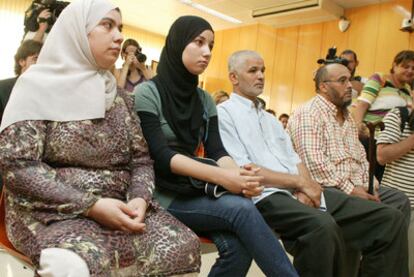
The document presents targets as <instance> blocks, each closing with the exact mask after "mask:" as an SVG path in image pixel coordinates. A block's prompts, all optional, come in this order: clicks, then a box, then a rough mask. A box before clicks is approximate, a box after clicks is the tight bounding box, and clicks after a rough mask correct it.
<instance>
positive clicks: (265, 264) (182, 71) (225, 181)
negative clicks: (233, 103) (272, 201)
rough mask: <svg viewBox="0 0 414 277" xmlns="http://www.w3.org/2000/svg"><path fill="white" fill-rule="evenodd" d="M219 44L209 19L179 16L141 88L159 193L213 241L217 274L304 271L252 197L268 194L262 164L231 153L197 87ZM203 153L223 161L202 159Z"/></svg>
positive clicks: (138, 99)
mask: <svg viewBox="0 0 414 277" xmlns="http://www.w3.org/2000/svg"><path fill="white" fill-rule="evenodd" d="M213 45H214V32H213V29H212V27H211V25H210V24H209V23H208V22H207V21H205V20H204V19H202V18H200V17H196V16H182V17H180V18H178V19H177V20H176V21H175V22H174V23H173V24H172V26H171V28H170V30H169V32H168V35H167V38H166V43H165V46H164V48H163V50H162V53H161V58H160V63H159V64H158V67H157V76H156V77H154V78H153V79H152V80H150V81H148V82H145V83H143V84H140V85H139V86H138V87H137V88H136V89H135V109H136V111H137V112H138V115H139V117H140V119H141V125H142V129H143V133H144V136H145V138H146V140H147V142H148V145H149V150H150V153H151V157H152V158H153V159H154V162H155V163H154V169H155V176H156V191H155V193H156V196H157V199H159V201H160V203H161V205H163V206H164V207H165V208H167V210H168V211H169V212H171V213H172V214H173V215H174V216H175V217H177V218H178V219H179V220H180V221H182V222H183V223H184V224H186V225H187V226H188V227H190V228H191V229H192V230H194V231H196V232H198V233H203V234H205V235H207V236H208V237H210V238H211V239H212V240H213V242H214V243H215V245H216V246H217V249H218V251H219V258H218V259H217V261H216V263H215V264H214V266H213V268H212V269H211V271H210V274H209V276H245V275H246V274H247V272H248V270H249V267H250V264H251V261H252V259H254V260H255V261H256V263H257V265H258V266H259V267H260V269H261V270H262V271H263V272H264V274H265V275H266V276H284V277H285V276H298V275H297V273H296V271H295V269H294V268H293V266H292V264H291V263H290V261H289V260H288V258H287V256H286V253H285V252H284V250H283V249H282V247H281V245H280V244H279V242H278V240H277V238H276V237H275V236H274V234H273V232H272V230H271V229H270V228H269V227H268V226H267V224H266V222H265V221H264V220H263V217H262V216H261V215H260V213H259V212H258V211H257V209H256V207H255V206H254V204H253V202H252V201H250V199H249V197H252V196H257V195H259V194H260V193H261V192H262V190H263V187H262V186H261V184H260V181H261V180H262V177H260V176H257V170H253V169H248V168H247V169H242V168H239V167H238V166H237V165H236V163H235V162H234V161H233V160H232V159H231V158H230V157H229V156H228V154H227V152H226V151H225V150H224V148H223V145H222V142H221V139H220V135H219V131H218V125H217V111H216V105H215V103H214V102H213V99H212V98H211V96H210V95H209V94H208V93H207V92H206V91H203V90H202V89H200V88H197V84H198V76H199V75H200V74H202V73H203V72H204V70H205V69H206V68H207V66H208V64H209V62H210V59H211V50H212V48H213ZM224 103H225V102H224ZM198 156H201V157H206V158H209V159H211V160H214V161H216V163H217V165H218V166H213V165H208V164H205V163H203V162H200V161H197V160H195V159H194V158H195V157H198ZM188 176H189V177H191V178H195V179H198V180H202V181H203V182H202V183H206V182H207V183H209V184H218V189H220V190H224V189H225V190H227V191H228V192H227V193H225V194H223V195H221V196H220V195H218V194H215V193H214V196H215V197H213V195H212V194H210V193H209V195H210V196H211V197H210V196H208V195H206V191H205V190H204V186H203V188H200V189H195V188H194V189H193V190H190V188H188V187H187V186H185V184H186V183H185V181H180V180H183V179H184V180H187V179H188V178H189V177H188ZM165 180H167V181H168V182H167V184H165V183H166V182H165ZM162 184H164V185H162ZM184 188H185V190H184ZM206 188H207V189H208V188H209V186H208V184H207V187H206ZM216 188H217V187H216ZM208 192H209V190H207V193H208Z"/></svg>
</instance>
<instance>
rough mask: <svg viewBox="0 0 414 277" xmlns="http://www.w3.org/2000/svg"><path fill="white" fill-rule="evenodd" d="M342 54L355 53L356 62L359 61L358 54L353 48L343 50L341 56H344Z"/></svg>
mask: <svg viewBox="0 0 414 277" xmlns="http://www.w3.org/2000/svg"><path fill="white" fill-rule="evenodd" d="M342 55H354V60H355V61H356V62H357V61H358V58H357V54H356V53H355V52H354V51H353V50H351V49H346V50H344V51H342V53H341V55H340V56H342Z"/></svg>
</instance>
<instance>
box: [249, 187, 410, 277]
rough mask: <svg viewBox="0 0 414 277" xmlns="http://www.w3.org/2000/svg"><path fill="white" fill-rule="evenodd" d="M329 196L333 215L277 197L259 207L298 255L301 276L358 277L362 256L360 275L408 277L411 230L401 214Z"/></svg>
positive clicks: (354, 199)
mask: <svg viewBox="0 0 414 277" xmlns="http://www.w3.org/2000/svg"><path fill="white" fill-rule="evenodd" d="M324 195H325V200H326V205H327V208H328V212H321V211H319V210H318V209H314V208H311V207H308V206H306V205H303V204H301V203H299V202H298V201H296V200H294V199H292V198H290V197H289V196H286V195H284V194H277V193H276V194H272V195H270V196H268V197H266V198H265V199H263V200H261V201H260V202H259V203H257V204H256V206H257V208H258V209H259V211H260V212H261V213H262V215H263V217H264V218H265V220H266V222H267V223H268V224H269V226H270V227H271V228H272V229H274V230H275V231H276V232H278V233H279V234H280V236H281V239H282V240H283V243H284V245H285V248H286V250H287V251H288V252H289V253H290V254H292V255H293V256H294V266H295V268H296V270H297V271H298V273H299V275H300V276H301V277H306V276H309V277H313V276H320V277H323V276H326V277H332V276H335V277H336V276H338V277H340V276H352V275H354V272H355V271H356V270H357V269H355V268H349V265H350V264H354V265H355V257H356V255H355V253H358V252H360V253H362V259H361V262H360V265H359V276H375V277H379V276H384V277H390V276H393V277H394V276H398V277H399V276H401V277H406V276H408V249H407V226H406V224H405V217H404V215H403V213H402V212H401V211H400V210H398V209H395V208H393V207H390V206H388V205H385V204H382V203H376V202H373V201H368V200H364V199H360V198H357V197H352V196H348V195H347V194H345V193H343V192H341V191H339V190H337V189H333V188H326V189H325V191H324ZM351 253H352V254H351ZM348 254H350V255H348ZM355 266H357V265H355Z"/></svg>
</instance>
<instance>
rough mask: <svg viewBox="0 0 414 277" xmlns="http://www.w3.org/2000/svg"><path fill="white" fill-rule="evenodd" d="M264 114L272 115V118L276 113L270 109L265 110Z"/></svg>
mask: <svg viewBox="0 0 414 277" xmlns="http://www.w3.org/2000/svg"><path fill="white" fill-rule="evenodd" d="M266 112H268V113H271V114H273V115H274V116H276V112H275V111H274V110H272V109H266Z"/></svg>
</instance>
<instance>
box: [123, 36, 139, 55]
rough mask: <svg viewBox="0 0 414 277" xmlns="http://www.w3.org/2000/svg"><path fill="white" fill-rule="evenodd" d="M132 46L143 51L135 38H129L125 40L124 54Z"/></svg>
mask: <svg viewBox="0 0 414 277" xmlns="http://www.w3.org/2000/svg"><path fill="white" fill-rule="evenodd" d="M131 45H132V46H135V47H136V48H138V50H139V51H141V46H139V43H138V41H136V40H135V39H133V38H129V39H127V40H125V41H124V43H123V44H122V53H125V50H126V49H127V47H128V46H131Z"/></svg>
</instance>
